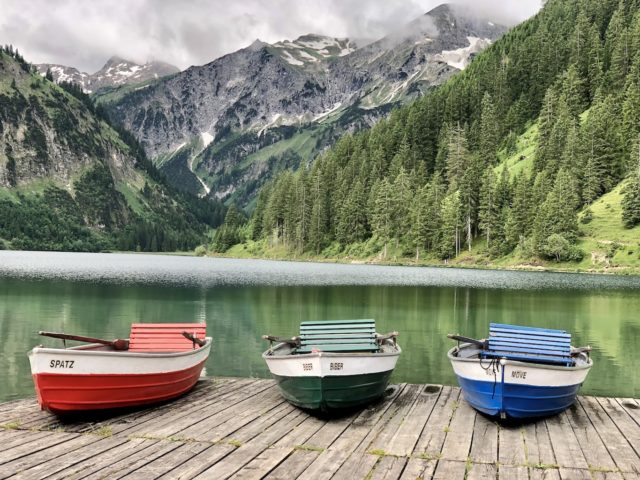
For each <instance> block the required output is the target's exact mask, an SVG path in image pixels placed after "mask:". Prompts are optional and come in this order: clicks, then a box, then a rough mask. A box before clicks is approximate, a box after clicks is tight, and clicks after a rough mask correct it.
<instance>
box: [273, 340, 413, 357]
mask: <svg viewBox="0 0 640 480" xmlns="http://www.w3.org/2000/svg"><path fill="white" fill-rule="evenodd" d="M286 346H288V344H287V343H286V342H280V343H277V344H276V345H275V346H274V347H273V348H270V349H269V350H266V351H265V352H263V353H262V358H263V359H265V360H266V359H269V360H291V359H294V358H300V359H305V358H318V357H335V358H348V357H356V358H362V357H394V356H399V355H400V354H401V353H402V348H400V345H398V344H397V343H396V344H395V345H389V346H391V347H392V348H394V349H395V351H392V352H323V351H318V352H309V353H288V354H286V355H274V353H275V352H276V351H277V350H278V349H281V348H283V347H286Z"/></svg>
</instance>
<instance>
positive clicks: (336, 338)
mask: <svg viewBox="0 0 640 480" xmlns="http://www.w3.org/2000/svg"><path fill="white" fill-rule="evenodd" d="M299 339H300V346H299V347H298V348H296V353H311V352H313V351H317V350H319V351H322V352H376V351H378V350H379V349H380V347H379V345H378V342H377V340H376V322H375V320H371V319H366V320H330V321H313V322H302V323H301V324H300V337H299Z"/></svg>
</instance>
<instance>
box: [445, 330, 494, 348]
mask: <svg viewBox="0 0 640 480" xmlns="http://www.w3.org/2000/svg"><path fill="white" fill-rule="evenodd" d="M447 337H449V338H450V339H452V340H457V341H459V342H464V343H472V344H474V345H477V346H479V347H480V348H482V349H483V350H486V349H487V345H488V342H487V341H486V340H476V339H475V338H469V337H463V336H462V335H458V334H457V333H449V334H448V335H447Z"/></svg>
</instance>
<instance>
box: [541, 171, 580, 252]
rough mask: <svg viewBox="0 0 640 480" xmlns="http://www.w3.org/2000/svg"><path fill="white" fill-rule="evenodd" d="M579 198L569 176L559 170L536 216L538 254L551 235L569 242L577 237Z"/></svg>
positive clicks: (572, 180) (566, 172)
mask: <svg viewBox="0 0 640 480" xmlns="http://www.w3.org/2000/svg"><path fill="white" fill-rule="evenodd" d="M578 204H579V198H578V195H577V193H576V185H575V181H574V179H573V178H572V177H571V174H570V173H569V172H568V171H567V170H565V169H561V170H560V171H559V172H558V175H557V177H556V180H555V182H554V184H553V189H552V190H551V191H550V192H549V194H548V195H547V198H546V200H545V201H544V203H543V204H542V206H541V207H540V209H539V211H538V214H537V215H536V219H535V225H534V239H535V245H536V249H537V251H538V252H542V251H543V247H544V244H545V242H547V240H548V239H549V237H550V236H551V235H553V234H557V235H561V236H562V237H563V238H564V239H566V240H567V241H569V242H574V241H575V240H576V238H577V236H578V215H577V211H576V209H577V206H578Z"/></svg>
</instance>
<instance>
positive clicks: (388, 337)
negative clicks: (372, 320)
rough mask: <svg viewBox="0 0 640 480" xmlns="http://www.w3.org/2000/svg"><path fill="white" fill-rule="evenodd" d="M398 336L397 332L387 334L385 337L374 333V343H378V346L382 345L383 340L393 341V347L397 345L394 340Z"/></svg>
mask: <svg viewBox="0 0 640 480" xmlns="http://www.w3.org/2000/svg"><path fill="white" fill-rule="evenodd" d="M398 335H400V334H399V333H398V332H389V333H387V334H385V335H380V334H378V333H376V341H377V342H378V345H382V343H383V342H384V341H385V340H393V346H394V347H395V346H397V344H398V343H397V340H396V338H397V337H398Z"/></svg>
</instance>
